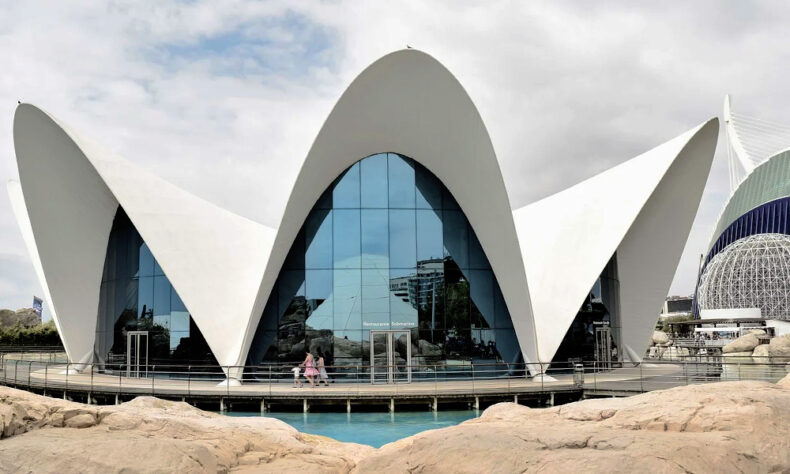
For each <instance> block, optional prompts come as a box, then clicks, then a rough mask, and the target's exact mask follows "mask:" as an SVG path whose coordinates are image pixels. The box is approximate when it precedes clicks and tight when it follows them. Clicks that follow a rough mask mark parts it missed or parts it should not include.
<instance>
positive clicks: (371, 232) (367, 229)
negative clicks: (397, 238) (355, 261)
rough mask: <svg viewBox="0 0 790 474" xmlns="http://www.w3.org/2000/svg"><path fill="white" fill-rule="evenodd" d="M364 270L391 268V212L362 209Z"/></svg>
mask: <svg viewBox="0 0 790 474" xmlns="http://www.w3.org/2000/svg"><path fill="white" fill-rule="evenodd" d="M361 219H362V225H361V240H362V259H361V261H362V268H389V212H388V211H387V210H386V209H362V214H361Z"/></svg>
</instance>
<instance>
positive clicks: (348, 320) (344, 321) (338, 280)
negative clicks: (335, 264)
mask: <svg viewBox="0 0 790 474" xmlns="http://www.w3.org/2000/svg"><path fill="white" fill-rule="evenodd" d="M333 278H334V286H333V292H332V296H333V298H334V308H333V309H334V324H333V327H334V329H337V330H342V331H347V330H349V329H361V327H362V301H361V300H362V298H361V296H362V295H361V293H362V290H361V274H360V270H335V272H334V274H333Z"/></svg>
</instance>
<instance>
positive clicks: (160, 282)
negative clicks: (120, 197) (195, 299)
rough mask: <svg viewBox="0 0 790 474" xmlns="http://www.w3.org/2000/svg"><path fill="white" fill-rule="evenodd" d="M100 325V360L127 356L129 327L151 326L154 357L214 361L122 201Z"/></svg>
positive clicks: (104, 283)
mask: <svg viewBox="0 0 790 474" xmlns="http://www.w3.org/2000/svg"><path fill="white" fill-rule="evenodd" d="M96 327H97V333H96V343H95V352H96V356H97V358H98V360H100V361H106V362H113V361H118V362H120V361H124V362H125V361H126V350H127V348H126V344H127V341H126V335H127V332H128V331H148V333H149V342H148V344H149V348H148V350H149V362H151V363H154V362H156V361H165V362H166V361H168V360H178V361H196V362H210V363H212V364H215V363H216V361H215V360H214V358H213V356H212V355H211V351H210V350H209V348H208V345H207V344H206V341H205V339H204V338H203V335H202V334H200V331H199V330H198V328H197V326H196V325H195V323H194V321H193V320H192V317H191V316H190V315H189V311H187V309H186V307H185V306H184V303H183V302H182V301H181V298H179V296H178V294H177V293H176V291H175V289H174V288H173V286H172V285H171V284H170V281H169V280H168V279H167V277H166V276H165V274H164V272H163V271H162V267H160V266H159V264H158V263H157V262H156V260H155V259H154V257H153V255H152V254H151V251H150V250H149V249H148V246H147V245H146V244H145V242H144V241H143V239H142V237H140V234H139V233H138V232H137V229H135V227H134V224H132V222H131V220H129V217H128V216H127V215H126V212H124V210H123V208H120V207H119V208H118V211H117V212H116V215H115V220H114V221H113V225H112V230H111V231H110V238H109V241H108V244H107V256H106V258H105V262H104V273H103V274H102V282H101V292H100V296H99V311H98V324H97V326H96Z"/></svg>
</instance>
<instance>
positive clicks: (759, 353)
mask: <svg viewBox="0 0 790 474" xmlns="http://www.w3.org/2000/svg"><path fill="white" fill-rule="evenodd" d="M768 349H769V345H768V344H760V345H759V346H757V347H755V348H754V352H752V357H755V358H758V359H761V360H766V358H767V357H769V356H770V352H769V350H768Z"/></svg>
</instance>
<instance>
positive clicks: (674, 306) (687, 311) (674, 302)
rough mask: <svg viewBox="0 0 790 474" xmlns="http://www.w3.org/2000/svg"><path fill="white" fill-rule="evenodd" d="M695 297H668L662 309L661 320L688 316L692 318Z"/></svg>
mask: <svg viewBox="0 0 790 474" xmlns="http://www.w3.org/2000/svg"><path fill="white" fill-rule="evenodd" d="M693 304H694V296H668V297H667V299H666V300H665V301H664V306H663V307H662V308H661V314H660V315H659V317H660V318H661V319H664V318H667V317H673V316H688V317H689V318H691V315H692V308H693Z"/></svg>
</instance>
